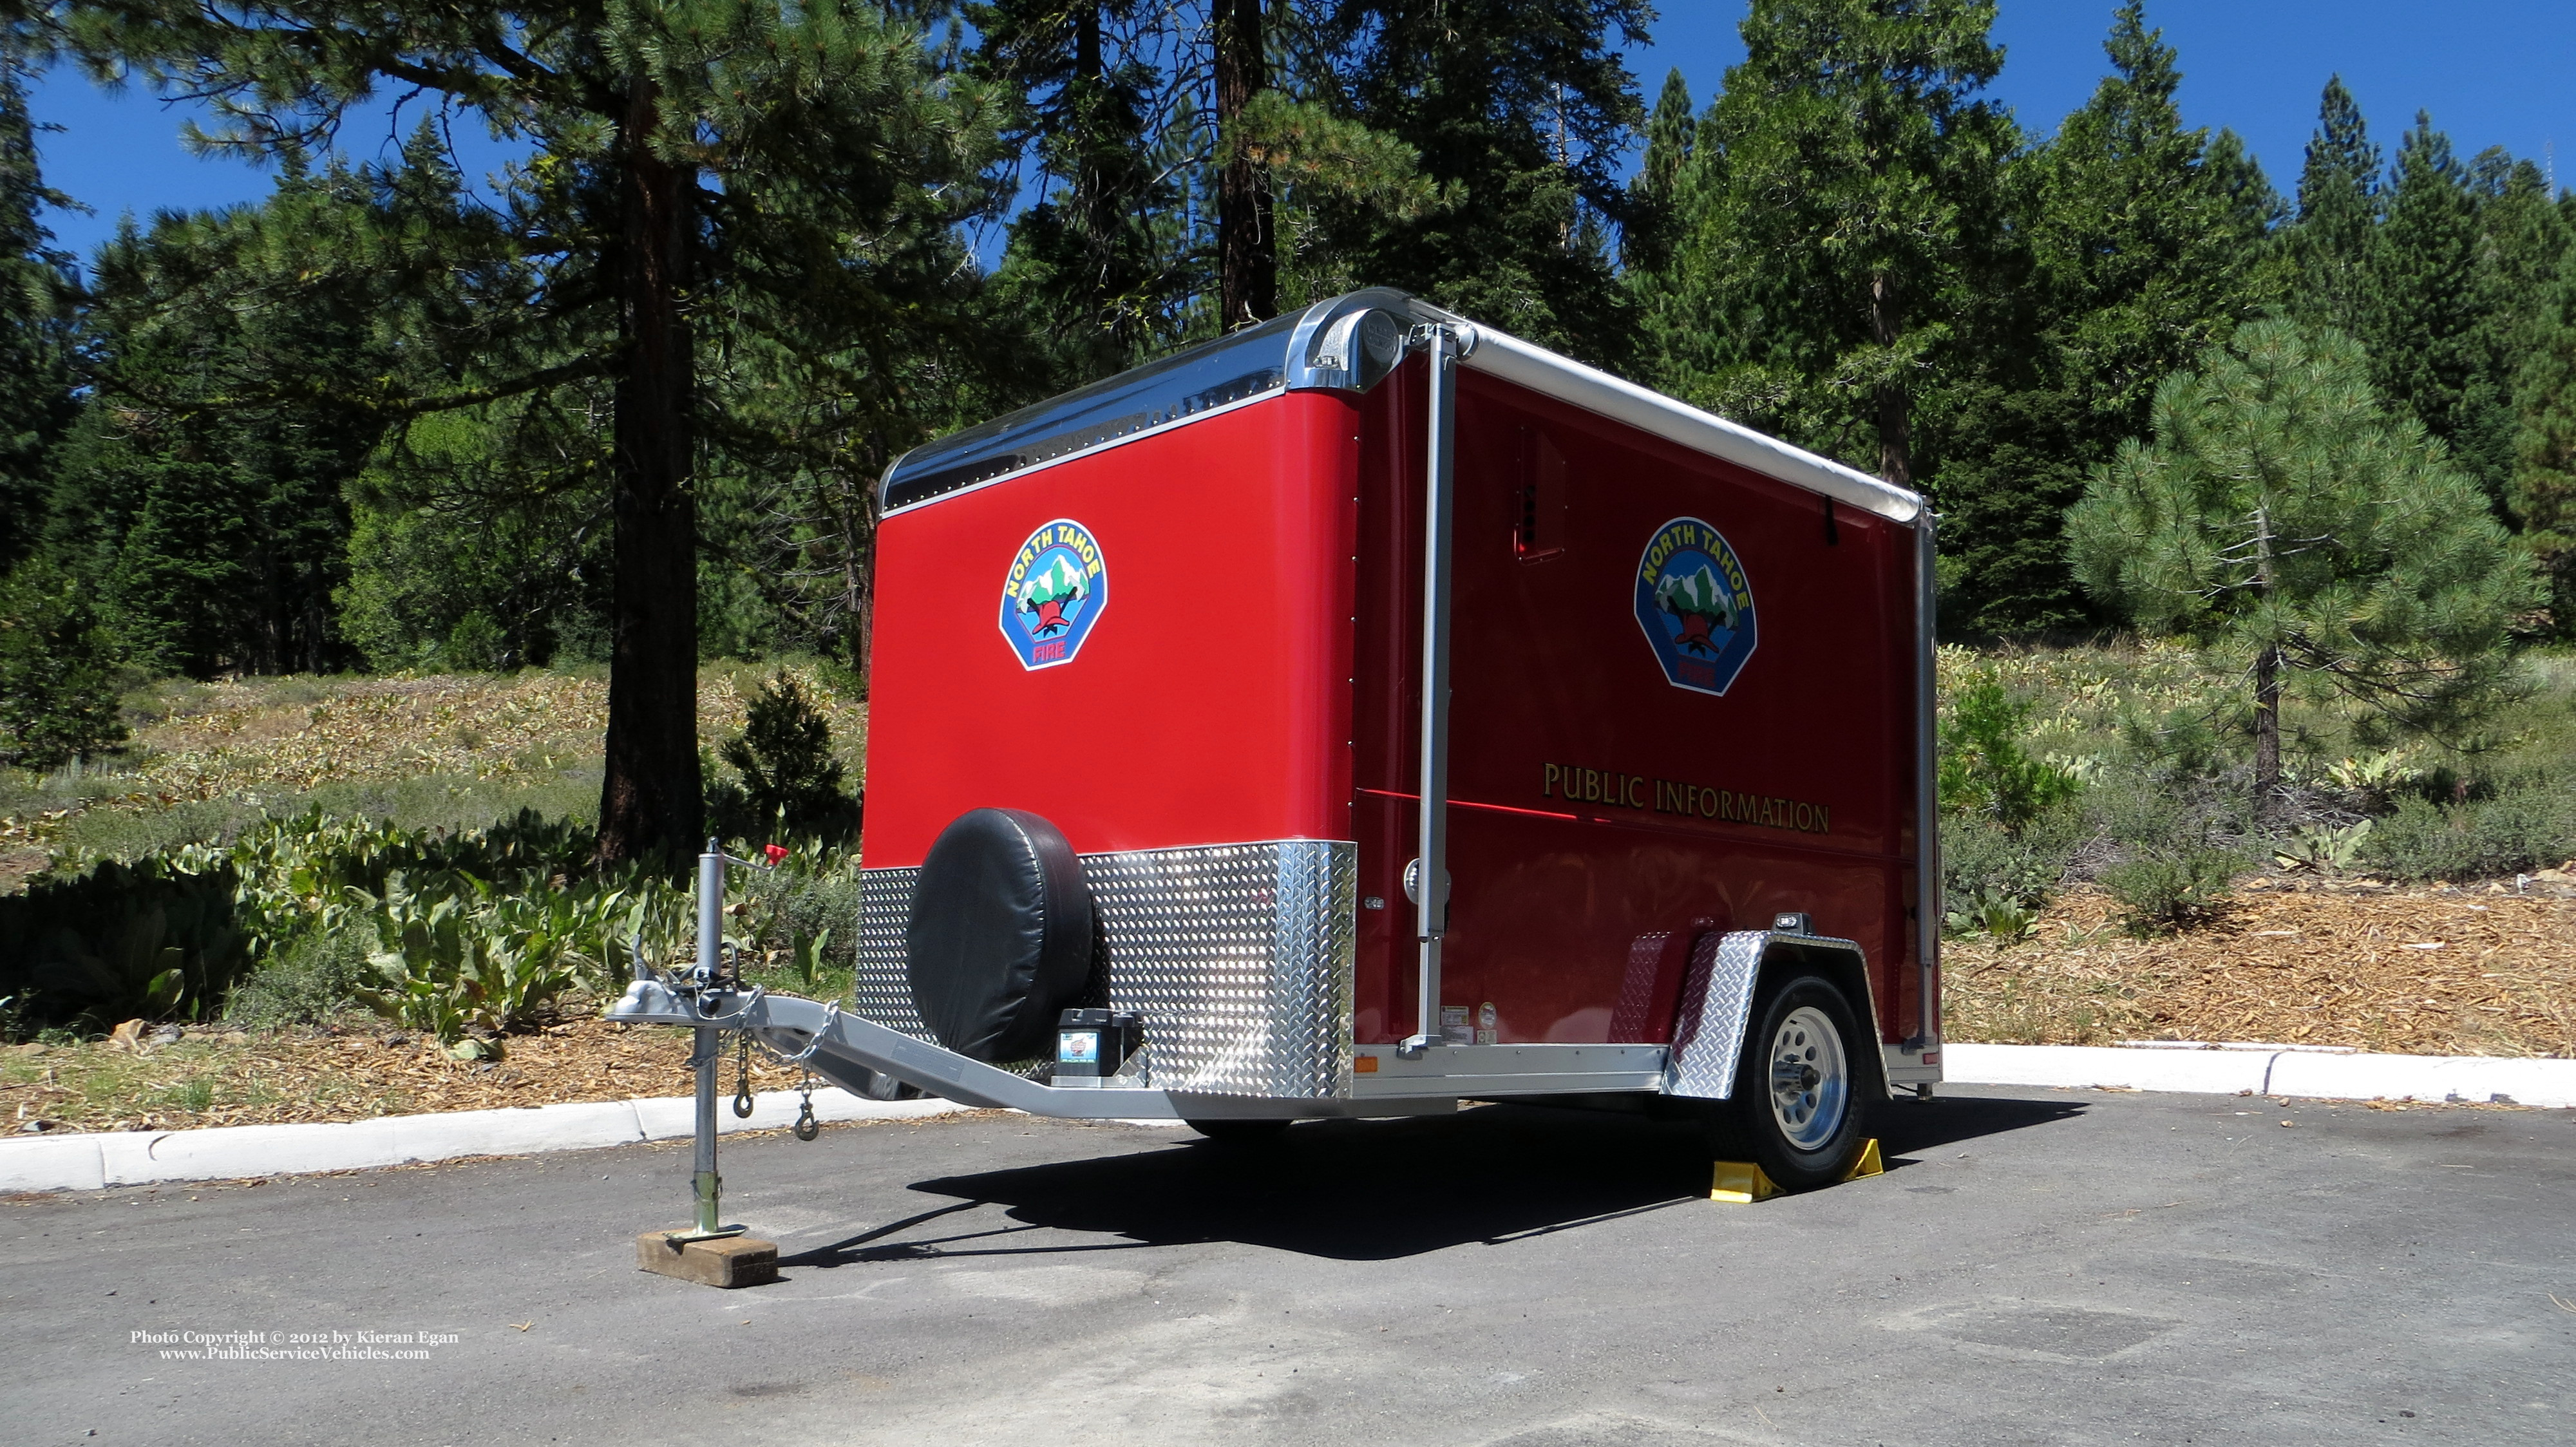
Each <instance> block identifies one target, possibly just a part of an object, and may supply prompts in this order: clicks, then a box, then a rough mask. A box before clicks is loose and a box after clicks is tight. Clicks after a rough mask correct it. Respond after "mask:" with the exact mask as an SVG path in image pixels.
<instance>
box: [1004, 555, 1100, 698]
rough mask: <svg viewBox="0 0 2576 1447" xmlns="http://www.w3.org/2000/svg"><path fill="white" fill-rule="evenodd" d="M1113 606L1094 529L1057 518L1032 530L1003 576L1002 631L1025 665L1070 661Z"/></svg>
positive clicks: (1027, 666)
mask: <svg viewBox="0 0 2576 1447" xmlns="http://www.w3.org/2000/svg"><path fill="white" fill-rule="evenodd" d="M1108 606H1109V565H1108V564H1107V563H1106V562H1104V561H1103V560H1102V559H1101V556H1100V543H1099V540H1098V539H1096V538H1094V537H1092V535H1091V529H1089V528H1086V527H1084V526H1083V525H1082V524H1080V523H1078V522H1074V521H1071V520H1070V519H1067V518H1057V519H1056V520H1055V521H1054V522H1051V523H1048V524H1047V525H1045V526H1044V527H1041V528H1039V529H1038V530H1037V531H1036V532H1033V533H1031V534H1029V540H1028V541H1027V542H1025V543H1022V544H1020V550H1019V551H1018V552H1017V553H1015V554H1013V555H1012V557H1011V571H1010V573H1009V575H1008V576H1006V577H1004V578H1003V579H1002V636H1003V637H1004V638H1007V639H1009V640H1010V643H1011V651H1012V652H1014V653H1017V654H1018V655H1019V656H1020V666H1021V667H1022V668H1053V667H1055V666H1056V665H1057V664H1059V663H1071V662H1072V661H1073V656H1074V655H1075V654H1076V653H1079V652H1081V651H1082V641H1083V640H1084V639H1086V638H1088V637H1090V636H1091V625H1093V624H1094V623H1097V622H1099V621H1100V610H1101V609H1103V608H1106V607H1108Z"/></svg>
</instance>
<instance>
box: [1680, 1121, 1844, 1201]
mask: <svg viewBox="0 0 2576 1447" xmlns="http://www.w3.org/2000/svg"><path fill="white" fill-rule="evenodd" d="M1885 1174H1887V1162H1886V1161H1885V1160H1884V1159H1882V1158H1881V1157H1880V1155H1879V1153H1878V1138H1877V1137H1875V1136H1873V1137H1871V1138H1870V1140H1869V1143H1868V1144H1866V1145H1864V1146H1862V1147H1861V1148H1860V1158H1859V1159H1858V1160H1855V1161H1853V1162H1852V1168H1851V1169H1850V1170H1848V1171H1845V1172H1844V1173H1843V1179H1844V1180H1846V1181H1857V1180H1859V1179H1860V1178H1861V1177H1863V1176H1883V1175H1885ZM1779 1194H1780V1187H1779V1185H1778V1184H1777V1183H1776V1182H1774V1181H1773V1180H1772V1179H1771V1178H1770V1177H1769V1176H1768V1175H1765V1174H1764V1173H1763V1170H1762V1168H1761V1167H1760V1166H1758V1165H1756V1164H1754V1163H1753V1162H1751V1161H1719V1162H1718V1163H1717V1174H1716V1177H1715V1178H1714V1179H1713V1180H1711V1181H1710V1182H1709V1188H1708V1198H1709V1199H1710V1200H1712V1201H1723V1202H1725V1203H1727V1204H1728V1205H1731V1206H1750V1205H1752V1204H1753V1203H1754V1202H1756V1201H1767V1200H1769V1199H1770V1198H1772V1197H1773V1196H1776V1195H1779Z"/></svg>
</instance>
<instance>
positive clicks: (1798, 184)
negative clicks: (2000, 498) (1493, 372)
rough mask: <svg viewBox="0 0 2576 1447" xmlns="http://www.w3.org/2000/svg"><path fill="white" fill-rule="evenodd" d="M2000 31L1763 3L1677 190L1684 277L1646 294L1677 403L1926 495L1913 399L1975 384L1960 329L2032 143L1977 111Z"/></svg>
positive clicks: (1943, 9)
mask: <svg viewBox="0 0 2576 1447" xmlns="http://www.w3.org/2000/svg"><path fill="white" fill-rule="evenodd" d="M1994 13H1995V12H1994V6H1993V5H1992V4H1990V3H1982V0H1929V3H1924V4H1915V5H1906V6H1887V5H1881V4H1875V3H1870V0H1756V3H1755V4H1754V5H1753V7H1752V10H1751V12H1750V13H1749V14H1748V15H1747V16H1746V18H1745V21H1744V25H1743V33H1744V42H1745V47H1746V57H1745V59H1744V61H1743V62H1742V63H1741V64H1739V65H1736V66H1735V67H1733V68H1732V69H1730V70H1729V71H1728V72H1727V76H1726V87H1725V90H1724V92H1723V93H1722V94H1721V95H1720V96H1719V97H1718V99H1717V100H1716V102H1715V103H1714V104H1713V105H1711V106H1710V108H1709V110H1708V113H1707V115H1706V116H1705V117H1704V118H1703V119H1702V121H1701V124H1700V130H1699V135H1698V136H1697V138H1696V139H1695V141H1694V142H1693V145H1692V147H1691V153H1690V158H1689V162H1688V164H1687V166H1686V167H1685V168H1684V179H1683V180H1682V181H1681V182H1680V184H1679V185H1678V186H1677V187H1676V188H1675V190H1676V192H1677V194H1679V195H1680V196H1682V197H1684V198H1685V199H1684V200H1682V201H1681V203H1680V204H1681V207H1682V216H1681V219H1680V221H1679V222H1678V224H1677V227H1676V230H1675V234H1674V238H1673V253H1672V262H1671V265H1670V266H1669V267H1667V268H1664V269H1663V270H1661V271H1650V272H1645V273H1642V274H1641V275H1640V277H1639V278H1638V281H1637V287H1638V289H1639V293H1640V298H1641V300H1642V301H1643V303H1644V305H1645V306H1646V308H1647V310H1648V313H1649V317H1650V320H1649V323H1648V327H1649V334H1650V336H1651V338H1652V340H1653V342H1654V344H1655V346H1656V348H1657V350H1658V351H1659V353H1660V356H1659V357H1658V358H1657V359H1656V363H1655V365H1654V366H1653V368H1652V373H1653V375H1654V376H1655V377H1656V379H1657V380H1658V381H1659V382H1660V383H1661V385H1663V386H1664V387H1665V388H1666V389H1667V390H1670V391H1673V392H1675V393H1676V394H1678V395H1681V396H1685V397H1688V398H1690V399H1692V400H1695V401H1698V402H1701V403H1702V404H1704V405H1708V406H1711V407H1714V408H1715V409H1716V410H1719V411H1721V412H1724V413H1727V414H1728V415H1731V416H1736V417H1740V418H1742V419H1744V420H1746V421H1748V422H1752V423H1754V424H1755V425H1757V426H1763V427H1766V428H1768V429H1770V430H1773V431H1777V432H1779V433H1780V434H1781V435H1783V436H1786V437H1788V438H1790V439H1791V440H1793V441H1797V442H1800V443H1803V444H1805V445H1808V446H1811V447H1815V448H1817V449H1818V450H1820V451H1823V452H1826V453H1828V454H1830V455H1834V456H1839V457H1844V458H1847V459H1850V460H1852V461H1853V462H1854V463H1855V464H1856V465H1860V466H1863V467H1866V468H1869V469H1872V470H1875V471H1877V472H1879V473H1880V474H1881V475H1882V476H1885V477H1887V478H1889V479H1890V480H1892V481H1896V482H1900V483H1907V484H1911V483H1913V482H1914V481H1916V480H1917V470H1916V457H1915V454H1916V451H1917V443H1916V440H1915V436H1914V430H1915V427H1916V425H1917V419H1916V415H1915V414H1916V410H1917V402H1918V397H1919V394H1920V393H1921V392H1922V391H1923V390H1924V389H1925V387H1926V386H1927V385H1938V383H1939V381H1940V379H1942V378H1943V377H1945V376H1946V375H1948V374H1949V373H1951V372H1954V371H1955V370H1956V369H1957V368H1958V367H1960V366H1961V365H1962V364H1963V360H1964V354H1963V353H1962V352H1961V350H1960V349H1959V348H1958V347H1957V345H1956V344H1957V342H1958V341H1959V338H1958V335H1957V333H1956V331H1955V329H1954V328H1953V327H1952V326H1950V325H1949V324H1948V323H1947V322H1946V321H1945V320H1944V318H1945V317H1946V316H1948V315H1949V314H1950V313H1951V312H1952V311H1953V310H1954V308H1953V307H1952V305H1951V303H1952V302H1953V301H1954V300H1957V299H1960V297H1961V294H1962V291H1963V288H1965V287H1966V286H1967V285H1968V282H1969V278H1970V277H1971V275H1972V274H1974V273H1975V272H1976V271H1977V270H1978V268H1979V266H1980V265H1981V261H1982V258H1984V257H1985V255H1986V254H1987V253H1988V251H1989V250H1990V249H1991V243H1992V241H1993V239H1994V235H1995V231H1996V226H1997V222H1998V220H1999V215H1998V208H1997V204H1996V197H1997V191H1996V187H1997V177H1998V168H1999V167H2000V165H2001V163H2002V161H2003V158H2004V156H2005V155H2006V154H2007V153H2008V152H2010V151H2011V150H2012V149H2013V147H2014V144H2015V141H2016V137H2015V134H2014V131H2013V128H2012V124H2011V121H2010V118H2009V117H2008V116H2007V115H2006V114H2005V112H2003V111H2002V110H2001V109H2000V108H1999V107H1996V106H1994V105H1992V104H1991V103H1989V102H1986V101H1984V100H1980V99H1977V98H1976V97H1977V93H1978V92H1979V91H1980V90H1982V89H1983V87H1984V86H1985V85H1986V84H1987V83H1988V82H1989V81H1991V80H1992V79H1993V78H1994V76H1995V74H1996V72H1997V70H1998V69H1999V68H2000V67H2001V65H2002V63H2003V56H2002V52H2001V51H2000V50H1998V49H1996V48H1995V46H1994V45H1993V44H1992V43H1991V41H1990V39H1989V38H1988V31H1989V29H1990V27H1991V26H1992V25H1993V22H1994ZM1927 379H1929V381H1928V383H1927Z"/></svg>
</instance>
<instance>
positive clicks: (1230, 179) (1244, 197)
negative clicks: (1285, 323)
mask: <svg viewBox="0 0 2576 1447" xmlns="http://www.w3.org/2000/svg"><path fill="white" fill-rule="evenodd" d="M1268 84H1269V67H1268V65H1267V63H1266V61H1265V60H1264V58H1263V52H1262V48H1261V0H1216V117H1217V125H1218V127H1219V130H1220V132H1230V131H1231V130H1232V129H1233V127H1234V122H1235V118H1236V117H1237V116H1240V115H1242V114H1243V109H1244V107H1245V106H1247V105H1249V104H1251V103H1252V97H1253V95H1254V93H1255V92H1257V91H1260V90H1261V89H1263V88H1264V87H1265V86H1267V85H1268ZM1224 161H1225V168H1224V169H1223V170H1222V171H1220V172H1218V173H1217V185H1216V292H1217V311H1218V314H1219V316H1220V318H1221V320H1222V326H1223V329H1224V330H1226V331H1232V330H1234V329H1235V328H1236V327H1243V326H1250V325H1251V324H1253V323H1254V322H1258V321H1266V320H1268V319H1269V318H1270V317H1271V316H1272V315H1273V314H1275V313H1276V312H1277V311H1278V310H1279V250H1278V246H1277V244H1276V243H1275V241H1274V240H1273V238H1272V235H1271V231H1270V168H1269V167H1267V166H1260V165H1255V164H1254V163H1253V160H1252V158H1251V156H1249V155H1248V154H1246V153H1245V152H1244V151H1242V150H1241V149H1239V148H1235V149H1229V150H1228V152H1227V153H1226V155H1225V157H1224Z"/></svg>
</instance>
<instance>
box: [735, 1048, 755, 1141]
mask: <svg viewBox="0 0 2576 1447" xmlns="http://www.w3.org/2000/svg"><path fill="white" fill-rule="evenodd" d="M734 1039H735V1041H736V1045H735V1049H734V1055H733V1113H734V1114H735V1115H736V1116H737V1117H739V1118H741V1119H743V1120H749V1119H751V1110H752V1100H751V1032H750V1031H748V1030H746V1031H744V1032H742V1033H741V1034H739V1035H737V1036H735V1037H734Z"/></svg>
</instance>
